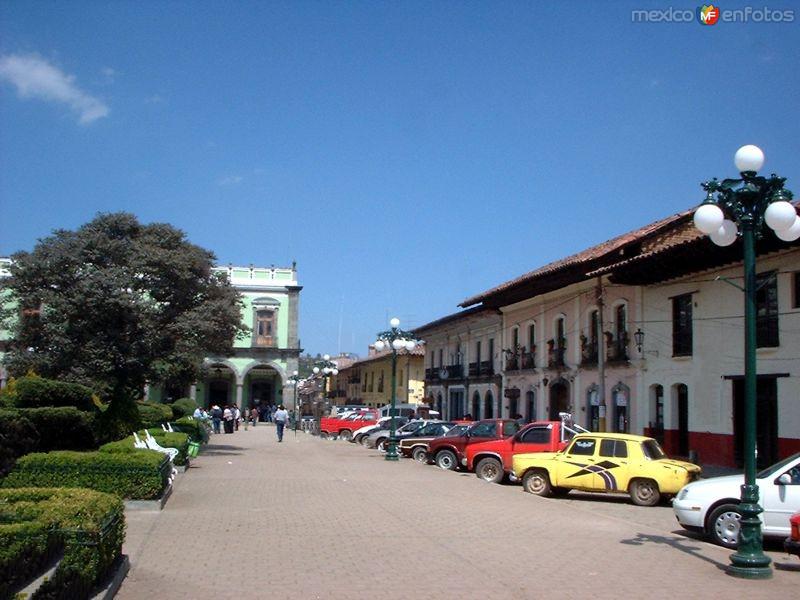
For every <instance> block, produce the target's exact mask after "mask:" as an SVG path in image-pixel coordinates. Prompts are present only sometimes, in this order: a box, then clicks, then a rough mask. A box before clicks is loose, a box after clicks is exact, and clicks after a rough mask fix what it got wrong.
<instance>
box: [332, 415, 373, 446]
mask: <svg viewBox="0 0 800 600" xmlns="http://www.w3.org/2000/svg"><path fill="white" fill-rule="evenodd" d="M377 422H378V413H377V412H375V411H362V412H358V413H352V414H350V415H348V416H346V417H344V418H343V419H342V418H339V417H323V418H322V419H320V422H319V435H320V437H323V438H325V437H328V436H339V438H341V439H343V440H349V439H350V436H351V435H353V432H354V431H355V430H356V429H359V428H361V427H365V426H367V425H375V424H376V423H377Z"/></svg>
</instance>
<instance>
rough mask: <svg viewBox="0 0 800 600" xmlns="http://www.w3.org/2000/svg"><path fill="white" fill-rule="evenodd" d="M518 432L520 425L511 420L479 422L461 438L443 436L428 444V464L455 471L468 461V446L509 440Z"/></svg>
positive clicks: (485, 420)
mask: <svg viewBox="0 0 800 600" xmlns="http://www.w3.org/2000/svg"><path fill="white" fill-rule="evenodd" d="M517 431H519V423H518V422H517V421H514V420H511V419H484V420H483V421H477V422H476V423H473V424H472V425H471V427H469V428H468V429H467V430H466V431H464V432H463V433H462V434H461V435H459V436H443V437H440V438H437V439H435V440H431V442H430V443H429V444H428V462H432V463H434V464H435V465H436V466H437V467H439V468H440V469H445V470H448V471H452V470H455V469H456V468H458V466H459V465H461V464H462V461H466V458H465V455H464V452H465V450H466V448H467V446H468V445H470V444H476V443H478V442H485V441H487V440H491V439H501V438H507V437H510V436H512V435H514V434H515V433H517ZM463 464H466V462H464V463H463Z"/></svg>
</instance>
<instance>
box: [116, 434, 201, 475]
mask: <svg viewBox="0 0 800 600" xmlns="http://www.w3.org/2000/svg"><path fill="white" fill-rule="evenodd" d="M148 431H149V432H150V435H152V436H153V437H154V438H155V439H156V442H158V445H159V446H161V447H162V448H175V449H177V450H178V456H177V457H176V458H175V460H174V461H173V462H174V463H175V464H176V465H178V466H182V465H185V464H186V463H187V462H188V461H189V459H188V453H189V436H188V435H186V434H185V433H178V432H175V433H170V432H168V431H164V430H163V429H160V428H159V429H155V428H153V429H149V430H148ZM139 437H140V438H141V439H144V431H140V432H139ZM133 444H134V439H133V436H130V437H126V438H125V439H124V440H119V441H117V442H110V443H108V444H103V445H102V446H100V452H112V453H124V454H129V453H132V452H139V451H140V449H139V448H136V447H135V446H134V445H133Z"/></svg>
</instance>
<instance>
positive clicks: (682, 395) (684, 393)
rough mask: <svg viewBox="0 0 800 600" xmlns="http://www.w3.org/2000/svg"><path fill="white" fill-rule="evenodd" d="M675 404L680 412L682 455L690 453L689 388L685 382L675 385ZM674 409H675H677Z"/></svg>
mask: <svg viewBox="0 0 800 600" xmlns="http://www.w3.org/2000/svg"><path fill="white" fill-rule="evenodd" d="M673 398H674V400H675V402H674V404H673V406H674V407H675V409H676V412H677V413H678V414H677V415H676V416H677V422H678V448H677V451H678V454H679V455H680V456H688V455H689V388H688V387H687V385H686V384H685V383H679V384H677V385H675V386H674V387H673ZM675 409H674V410H675Z"/></svg>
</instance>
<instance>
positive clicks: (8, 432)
mask: <svg viewBox="0 0 800 600" xmlns="http://www.w3.org/2000/svg"><path fill="white" fill-rule="evenodd" d="M38 445H39V432H38V431H36V427H34V425H33V423H31V422H30V421H29V420H28V419H27V418H25V417H23V416H21V415H20V414H19V411H17V410H4V409H0V477H2V476H3V475H5V474H6V473H8V472H9V471H10V470H11V469H12V468H14V463H15V462H16V460H17V458H18V457H20V456H22V455H23V454H27V453H28V452H33V451H34V450H36V448H37V447H38ZM0 597H1V596H0Z"/></svg>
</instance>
